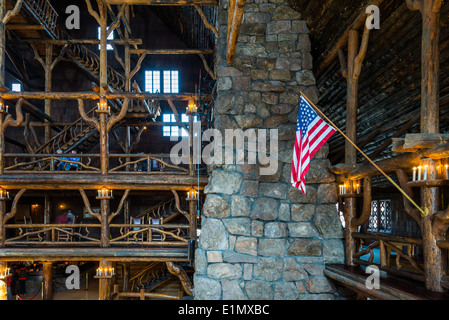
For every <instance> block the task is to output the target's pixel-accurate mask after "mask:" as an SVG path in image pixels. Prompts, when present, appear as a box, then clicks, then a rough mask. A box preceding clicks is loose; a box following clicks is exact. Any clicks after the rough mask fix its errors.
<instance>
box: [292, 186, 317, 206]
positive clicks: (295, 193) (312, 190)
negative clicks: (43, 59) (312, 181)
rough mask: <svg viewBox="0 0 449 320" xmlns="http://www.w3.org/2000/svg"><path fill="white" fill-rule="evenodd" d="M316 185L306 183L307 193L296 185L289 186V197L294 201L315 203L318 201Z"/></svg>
mask: <svg viewBox="0 0 449 320" xmlns="http://www.w3.org/2000/svg"><path fill="white" fill-rule="evenodd" d="M316 194H317V190H316V187H314V186H312V185H306V194H305V195H304V194H303V193H302V191H300V190H299V189H296V188H294V187H289V189H288V198H289V199H290V201H291V202H293V203H315V202H316Z"/></svg>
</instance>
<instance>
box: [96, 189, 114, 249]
mask: <svg viewBox="0 0 449 320" xmlns="http://www.w3.org/2000/svg"><path fill="white" fill-rule="evenodd" d="M108 192H109V191H108ZM111 198H112V197H111V196H109V195H101V196H99V197H97V199H98V200H100V205H101V215H100V220H101V237H100V246H101V247H109V242H110V235H111V231H110V229H109V213H110V211H111V207H110V201H111Z"/></svg>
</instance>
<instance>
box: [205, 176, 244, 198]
mask: <svg viewBox="0 0 449 320" xmlns="http://www.w3.org/2000/svg"><path fill="white" fill-rule="evenodd" d="M241 185H242V176H241V174H240V173H237V172H226V171H218V170H215V171H213V172H212V175H211V176H210V178H209V183H208V184H207V185H206V187H205V188H204V193H206V194H208V193H223V194H227V195H232V194H235V193H237V192H238V191H239V190H240V186H241Z"/></svg>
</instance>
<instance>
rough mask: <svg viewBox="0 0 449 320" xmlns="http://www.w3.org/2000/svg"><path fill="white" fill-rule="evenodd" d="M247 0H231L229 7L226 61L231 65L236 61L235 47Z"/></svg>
mask: <svg viewBox="0 0 449 320" xmlns="http://www.w3.org/2000/svg"><path fill="white" fill-rule="evenodd" d="M245 4H246V0H231V1H230V4H229V8H228V37H227V40H228V43H227V47H226V62H227V64H228V65H229V66H230V65H232V62H233V61H234V54H235V49H236V46H237V40H238V38H239V33H240V27H241V25H242V21H243V13H244V11H245Z"/></svg>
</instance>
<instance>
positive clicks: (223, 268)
mask: <svg viewBox="0 0 449 320" xmlns="http://www.w3.org/2000/svg"><path fill="white" fill-rule="evenodd" d="M207 275H208V276H209V277H211V278H215V279H240V278H241V277H242V275H243V269H242V266H241V265H240V264H231V263H214V264H210V265H209V266H208V267H207Z"/></svg>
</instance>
